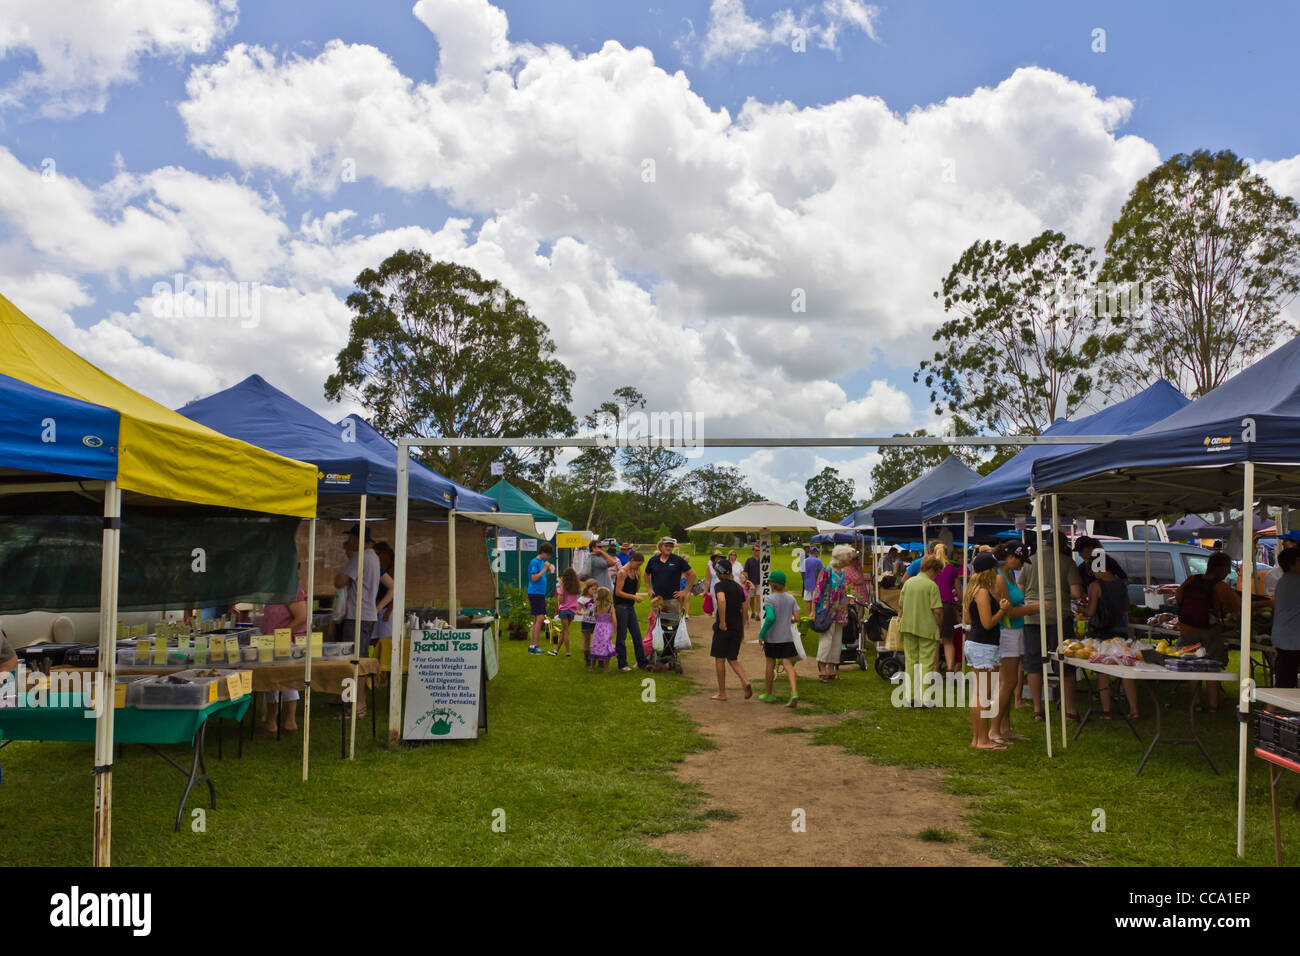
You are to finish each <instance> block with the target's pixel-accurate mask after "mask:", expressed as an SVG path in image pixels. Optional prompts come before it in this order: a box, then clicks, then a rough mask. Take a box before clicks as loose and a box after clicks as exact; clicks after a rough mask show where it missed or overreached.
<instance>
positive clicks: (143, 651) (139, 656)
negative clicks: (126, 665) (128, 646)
mask: <svg viewBox="0 0 1300 956" xmlns="http://www.w3.org/2000/svg"><path fill="white" fill-rule="evenodd" d="M135 662H136V663H137V664H148V663H149V642H148V641H146V640H142V639H140V638H136V642H135Z"/></svg>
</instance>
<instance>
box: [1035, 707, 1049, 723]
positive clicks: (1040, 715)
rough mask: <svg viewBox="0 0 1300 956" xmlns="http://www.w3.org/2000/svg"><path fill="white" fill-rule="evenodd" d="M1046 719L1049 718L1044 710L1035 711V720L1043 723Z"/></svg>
mask: <svg viewBox="0 0 1300 956" xmlns="http://www.w3.org/2000/svg"><path fill="white" fill-rule="evenodd" d="M1046 719H1047V718H1046V717H1044V716H1043V712H1042V711H1041V710H1036V711H1034V720H1036V721H1038V722H1039V723H1040V724H1041V723H1042V722H1043V721H1045V720H1046Z"/></svg>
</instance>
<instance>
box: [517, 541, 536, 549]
mask: <svg viewBox="0 0 1300 956" xmlns="http://www.w3.org/2000/svg"><path fill="white" fill-rule="evenodd" d="M519 550H520V551H536V550H537V539H536V538H520V539H519Z"/></svg>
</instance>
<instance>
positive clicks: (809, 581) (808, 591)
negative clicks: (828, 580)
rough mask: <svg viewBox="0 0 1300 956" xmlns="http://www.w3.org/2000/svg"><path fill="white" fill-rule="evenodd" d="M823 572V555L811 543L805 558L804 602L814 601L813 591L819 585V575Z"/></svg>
mask: <svg viewBox="0 0 1300 956" xmlns="http://www.w3.org/2000/svg"><path fill="white" fill-rule="evenodd" d="M821 573H822V556H821V554H819V553H818V551H817V548H816V547H815V546H814V545H809V546H808V549H807V554H806V555H805V557H804V559H803V602H804V603H805V604H811V603H812V596H813V591H814V590H815V589H816V587H817V576H818V575H819V574H821Z"/></svg>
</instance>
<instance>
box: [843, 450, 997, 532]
mask: <svg viewBox="0 0 1300 956" xmlns="http://www.w3.org/2000/svg"><path fill="white" fill-rule="evenodd" d="M978 480H979V473H978V472H977V471H975V470H974V469H973V468H971V467H970V466H969V465H967V464H966V463H965V462H963V461H962V460H961V459H960V458H958V457H957V456H956V455H949V456H948V457H947V458H945V459H944V460H943V461H941V462H940V463H939V464H938V465H936V466H935V467H933V468H931V469H930V470H929V471H927V472H926V473H925V474H923V475H921V476H920V477H918V478H916V479H914V480H913V481H910V482H908V483H907V484H906V485H904V486H903V487H902V488H899V489H898V490H897V491H893V492H891V493H890V494H888V495H886V496H885V497H884V498H881V499H880V500H879V501H877V502H875V503H874V504H872V505H868V506H867V507H866V508H860V509H858V510H857V511H855V512H853V514H852V515H850V516H849V517H850V518H851V519H852V526H853V527H854V528H856V529H857V530H858V531H866V532H867V533H868V535H869V536H875V537H879V538H882V539H883V538H889V539H891V540H896V541H912V540H913V539H916V538H920V539H922V541H923V542H926V541H928V537H929V529H930V527H931V526H932V525H931V523H930V521H929V520H928V518H927V516H926V515H925V514H924V511H923V509H922V504H923V503H924V502H926V501H928V500H930V499H932V498H938V497H942V496H944V495H950V494H954V493H956V492H958V491H960V490H961V489H963V488H968V487H970V486H971V485H973V484H974V483H975V482H976V481H978ZM946 523H947V522H944V521H939V522H935V524H938V525H945V524H946ZM1006 527H1007V522H1006V521H986V522H981V523H980V525H978V526H976V527H974V528H973V529H972V533H973V535H976V534H983V535H987V536H992V535H993V534H995V533H996V532H998V531H1001V530H1003V529H1004V528H1006ZM924 546H925V545H924V544H922V547H924Z"/></svg>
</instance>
